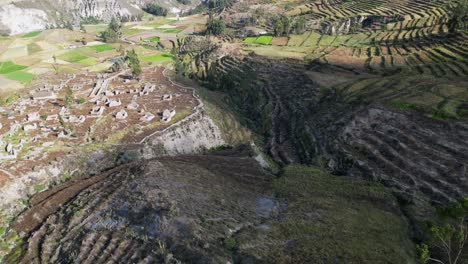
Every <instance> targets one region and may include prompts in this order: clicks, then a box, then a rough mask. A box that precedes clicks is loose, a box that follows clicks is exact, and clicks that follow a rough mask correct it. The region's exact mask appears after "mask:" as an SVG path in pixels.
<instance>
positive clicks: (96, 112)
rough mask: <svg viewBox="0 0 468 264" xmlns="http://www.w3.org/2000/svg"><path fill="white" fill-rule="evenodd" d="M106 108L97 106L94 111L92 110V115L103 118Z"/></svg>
mask: <svg viewBox="0 0 468 264" xmlns="http://www.w3.org/2000/svg"><path fill="white" fill-rule="evenodd" d="M104 110H105V108H104V106H95V107H93V109H91V112H90V114H91V115H92V116H101V115H102V114H103V113H104Z"/></svg>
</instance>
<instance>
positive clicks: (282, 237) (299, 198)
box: [6, 148, 412, 263]
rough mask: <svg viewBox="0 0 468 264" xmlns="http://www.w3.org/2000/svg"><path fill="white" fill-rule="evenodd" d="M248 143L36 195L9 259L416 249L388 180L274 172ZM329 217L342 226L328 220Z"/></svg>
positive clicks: (396, 253)
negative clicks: (376, 183) (385, 185)
mask: <svg viewBox="0 0 468 264" xmlns="http://www.w3.org/2000/svg"><path fill="white" fill-rule="evenodd" d="M249 153H250V152H249V151H248V149H246V148H243V149H234V150H229V151H222V152H219V154H217V155H204V156H177V157H161V158H156V159H152V160H148V161H136V162H133V163H129V164H126V165H122V166H119V167H116V168H114V169H111V170H109V171H107V172H104V173H101V174H99V175H96V176H94V177H87V178H80V179H76V180H72V181H70V182H67V183H66V184H63V185H60V186H57V187H56V188H53V189H51V190H48V191H46V192H43V193H40V194H38V195H36V196H34V197H33V198H32V200H31V207H30V209H28V210H27V211H25V212H24V213H23V214H22V215H21V216H20V217H19V218H18V219H16V220H15V222H14V224H13V228H14V230H15V231H16V232H17V233H18V234H19V235H20V236H21V237H22V240H21V241H22V242H19V243H18V244H17V246H16V248H15V249H14V250H13V251H12V252H11V253H10V255H9V256H7V258H6V262H7V263H17V262H19V263H75V262H79V263H112V262H117V263H128V262H132V263H159V262H161V263H179V262H184V263H185V262H190V263H233V262H240V263H281V261H289V262H290V261H292V262H295V263H299V262H302V261H305V260H311V259H315V260H317V261H320V260H324V261H328V262H330V261H340V259H341V260H343V259H346V260H353V261H355V263H358V262H360V260H369V259H374V260H376V261H377V262H379V263H384V262H386V263H395V262H394V261H397V262H398V263H403V262H402V261H406V260H408V259H411V258H412V250H411V248H412V245H411V242H410V241H409V240H408V237H409V236H408V230H407V223H406V222H405V220H404V218H403V217H402V215H401V213H400V212H399V209H398V207H397V206H396V201H395V199H394V198H392V196H391V194H389V193H388V192H386V191H385V190H384V189H382V188H381V187H378V186H367V185H363V184H362V183H360V182H356V181H352V180H348V179H339V178H334V177H331V176H330V175H328V174H327V173H325V172H323V171H321V170H319V169H306V168H303V167H300V166H298V167H291V168H289V169H288V171H287V175H288V176H287V177H286V178H281V179H279V180H276V179H275V178H274V176H272V175H269V174H268V173H266V172H265V171H264V170H263V169H262V168H261V167H260V166H259V164H258V163H257V161H255V160H254V159H252V158H250V157H249ZM274 193H279V194H280V196H279V197H276V196H275V195H274ZM313 197H314V198H313ZM358 212H359V213H358ZM343 215H346V217H345V218H343ZM331 224H333V225H334V226H335V225H336V226H335V227H339V228H338V229H336V230H335V229H332V230H329V228H330V225H331ZM325 229H328V231H325ZM325 233H326V234H327V235H325ZM347 233H350V234H352V235H350V236H349V235H343V234H347ZM358 241H359V242H358ZM363 241H365V245H362V247H360V246H358V245H357V244H359V243H361V242H363ZM353 245H354V246H353ZM311 246H312V247H311ZM366 247H370V248H372V250H369V251H368V250H367V249H365V248H366ZM309 248H310V249H314V250H316V251H309ZM374 251H375V252H376V253H373V252H374ZM324 252H328V253H326V254H323V253H324ZM365 252H367V253H365ZM377 252H379V253H377ZM316 254H317V255H316ZM328 254H330V255H329V257H327V258H326V259H323V257H324V256H325V255H328ZM381 254H385V255H386V257H385V259H387V261H384V262H380V261H382V260H383V258H382V257H381V256H379V255H381ZM348 263H349V262H348Z"/></svg>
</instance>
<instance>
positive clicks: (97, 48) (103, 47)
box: [91, 44, 114, 53]
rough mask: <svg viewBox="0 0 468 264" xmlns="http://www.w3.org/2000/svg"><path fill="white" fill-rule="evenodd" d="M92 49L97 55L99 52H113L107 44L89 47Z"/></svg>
mask: <svg viewBox="0 0 468 264" xmlns="http://www.w3.org/2000/svg"><path fill="white" fill-rule="evenodd" d="M91 48H92V49H94V50H95V51H96V53H99V52H104V51H108V50H113V49H114V48H113V47H112V46H111V45H109V44H101V45H96V46H91Z"/></svg>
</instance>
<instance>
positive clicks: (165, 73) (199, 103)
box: [140, 68, 204, 144]
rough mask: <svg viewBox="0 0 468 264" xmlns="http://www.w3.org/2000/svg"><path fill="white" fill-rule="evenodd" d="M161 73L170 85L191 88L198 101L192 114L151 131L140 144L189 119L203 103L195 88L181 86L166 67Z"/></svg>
mask: <svg viewBox="0 0 468 264" xmlns="http://www.w3.org/2000/svg"><path fill="white" fill-rule="evenodd" d="M163 75H164V77H166V78H167V80H169V82H171V84H172V85H174V86H178V87H180V88H183V89H187V90H192V91H193V97H194V98H195V99H196V100H197V101H198V105H197V106H195V108H194V110H195V112H193V113H192V114H190V115H189V116H186V117H185V118H183V119H181V120H179V121H178V122H176V123H174V124H172V125H170V126H168V127H166V128H165V129H163V130H160V131H155V132H153V133H152V134H150V135H148V136H146V137H145V138H143V139H142V140H141V141H140V144H144V143H145V142H146V141H147V140H148V139H149V138H152V137H154V136H155V135H158V134H162V133H164V132H166V131H167V130H169V129H172V128H173V127H175V126H178V125H179V124H181V123H183V122H185V121H186V120H189V119H190V118H192V117H194V116H196V115H198V114H199V113H200V110H201V109H202V108H203V106H204V104H203V101H202V100H201V99H200V97H199V96H198V95H197V94H196V90H195V88H193V87H188V86H183V85H180V84H178V83H176V82H174V81H173V80H172V79H171V78H170V77H169V76H168V75H167V68H164V71H163Z"/></svg>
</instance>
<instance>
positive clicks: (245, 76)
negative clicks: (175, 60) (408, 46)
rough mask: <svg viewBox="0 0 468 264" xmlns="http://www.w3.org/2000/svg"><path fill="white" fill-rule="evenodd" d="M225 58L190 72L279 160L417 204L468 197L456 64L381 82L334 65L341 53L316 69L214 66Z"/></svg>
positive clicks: (253, 58) (233, 61) (284, 64)
mask: <svg viewBox="0 0 468 264" xmlns="http://www.w3.org/2000/svg"><path fill="white" fill-rule="evenodd" d="M458 38H461V39H462V42H464V41H465V40H464V35H463V36H459V37H455V39H458ZM456 43H457V42H452V44H450V45H457V44H456ZM185 45H186V46H187V45H188V43H186V44H185ZM462 46H463V45H460V46H458V48H460V47H462ZM392 47H394V46H392ZM451 47H454V46H451ZM219 49H223V48H218V50H219ZM323 49H324V50H326V49H328V50H331V51H332V52H333V51H335V50H337V49H339V48H334V47H332V46H329V47H324V48H323ZM215 50H216V49H215ZM457 50H458V49H457ZM422 52H427V50H425V49H424V50H423V49H422ZM219 53H220V52H219V51H212V52H210V53H208V54H210V55H209V56H208V55H205V56H203V55H199V57H197V58H198V60H197V61H199V63H198V64H197V63H193V62H192V63H190V64H188V65H186V66H187V67H186V71H189V72H194V75H193V76H194V77H197V78H199V79H200V80H201V82H202V83H203V84H204V85H206V86H207V87H210V88H211V89H215V90H221V91H223V92H225V93H226V94H227V99H226V100H227V102H228V103H229V104H230V105H232V106H233V107H235V108H236V109H237V111H238V113H239V114H240V115H241V116H242V118H243V119H244V122H245V123H246V124H247V125H248V126H249V127H250V128H252V129H253V130H254V131H256V132H257V133H258V134H260V135H263V136H264V139H265V141H264V142H263V143H264V146H265V148H266V150H267V151H268V153H270V154H271V156H272V157H273V158H274V159H275V160H276V161H277V162H279V163H281V164H290V163H295V162H301V163H306V164H321V165H322V166H326V167H328V168H329V169H330V170H332V171H334V172H335V173H337V174H345V175H354V176H359V177H364V178H368V179H373V180H375V181H379V182H383V183H384V184H385V185H387V186H389V187H392V188H393V190H395V191H396V192H398V193H400V195H401V197H404V198H405V199H410V200H411V199H420V198H423V199H428V200H432V201H437V202H447V201H452V200H454V199H458V198H460V197H464V196H466V195H467V194H468V184H467V182H466V181H465V180H464V178H465V172H464V168H465V167H466V166H467V165H468V164H467V162H466V161H467V160H468V159H467V158H468V157H467V156H466V153H467V151H468V145H467V142H468V138H467V135H468V130H467V128H468V125H467V124H468V122H467V120H468V119H467V118H468V117H467V112H466V109H467V105H468V97H467V96H468V90H467V87H468V86H467V85H466V84H467V78H466V74H464V73H463V72H462V71H461V70H460V72H459V74H455V73H454V72H455V71H454V72H449V69H450V68H449V67H448V65H450V63H449V62H447V61H443V62H440V64H439V65H437V64H432V63H427V64H422V65H420V67H421V68H422V69H433V70H435V69H439V67H440V69H444V73H445V75H442V74H432V75H429V74H430V73H432V72H430V71H429V70H428V71H427V72H424V71H422V72H417V71H416V70H414V71H413V70H410V69H408V68H405V69H403V70H401V71H394V70H393V71H392V70H391V69H385V70H382V71H379V72H380V73H382V74H378V72H377V71H371V70H369V69H368V68H367V69H366V67H363V68H362V69H359V68H358V67H356V66H355V65H354V64H349V65H346V64H345V62H342V63H331V62H330V61H326V58H328V57H330V56H331V55H329V54H333V53H329V54H327V55H326V56H325V57H324V58H323V59H316V60H312V61H311V62H303V61H298V60H292V59H288V60H285V59H283V60H279V59H271V58H267V57H264V56H259V55H252V54H248V55H247V54H244V55H230V56H229V55H228V56H220V57H218V58H217V60H216V61H215V62H214V61H213V56H214V54H219ZM200 54H205V53H203V52H202V53H200ZM185 56H192V55H190V54H185ZM210 56H211V57H210ZM336 57H337V58H343V57H344V56H341V57H340V56H338V55H337V56H336ZM343 59H344V60H345V59H346V57H344V58H343ZM463 59H465V57H463ZM188 61H190V60H188ZM452 63H453V61H452ZM455 63H457V64H455V65H458V64H459V65H462V66H463V65H466V64H465V63H466V62H464V61H463V62H455ZM436 66H439V67H436ZM207 69H208V70H207ZM415 72H416V73H417V74H414V73H415ZM442 76H447V77H450V78H443V77H442Z"/></svg>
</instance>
